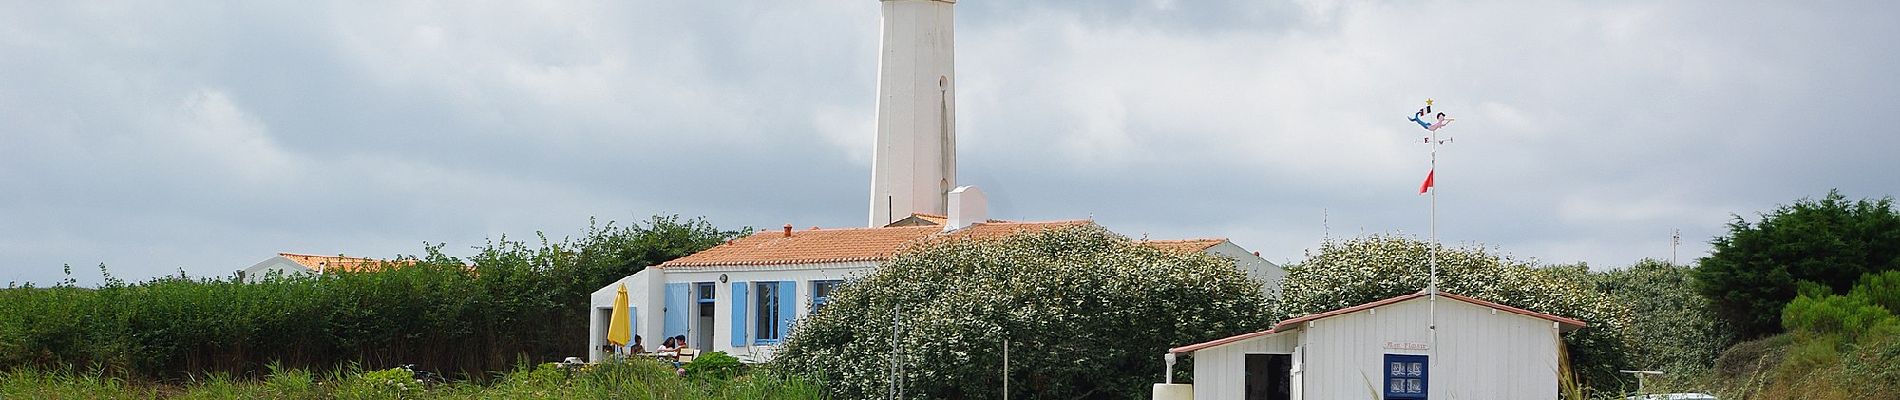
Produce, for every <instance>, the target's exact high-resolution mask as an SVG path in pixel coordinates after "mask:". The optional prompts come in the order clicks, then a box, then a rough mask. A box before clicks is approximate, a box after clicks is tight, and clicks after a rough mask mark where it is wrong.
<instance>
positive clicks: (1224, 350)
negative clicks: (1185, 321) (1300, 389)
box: [1193, 331, 1300, 400]
mask: <svg viewBox="0 0 1900 400" xmlns="http://www.w3.org/2000/svg"><path fill="white" fill-rule="evenodd" d="M1299 339H1300V336H1299V331H1292V332H1278V333H1274V334H1270V335H1266V336H1260V337H1254V338H1248V339H1245V340H1241V341H1238V342H1233V343H1228V344H1225V345H1221V346H1216V347H1210V348H1206V349H1201V350H1200V351H1196V352H1194V381H1193V383H1194V399H1195V400H1223V399H1238V398H1241V397H1242V396H1243V395H1245V394H1246V393H1245V392H1244V391H1245V390H1246V376H1245V375H1246V372H1247V357H1246V355H1247V354H1293V350H1294V347H1296V346H1298V345H1299ZM1294 362H1295V363H1298V361H1297V360H1296V361H1294Z"/></svg>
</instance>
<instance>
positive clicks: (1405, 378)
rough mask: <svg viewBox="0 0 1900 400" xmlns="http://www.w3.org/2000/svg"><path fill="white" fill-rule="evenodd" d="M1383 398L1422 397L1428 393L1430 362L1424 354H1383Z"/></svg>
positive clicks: (1388, 399)
mask: <svg viewBox="0 0 1900 400" xmlns="http://www.w3.org/2000/svg"><path fill="white" fill-rule="evenodd" d="M1384 369H1385V398H1386V399H1387V400H1392V399H1407V400H1412V399H1424V398H1426V396H1425V395H1426V393H1429V392H1430V390H1429V388H1430V386H1431V385H1430V383H1431V380H1430V379H1428V376H1429V375H1430V373H1429V372H1430V369H1431V363H1430V362H1428V361H1427V360H1426V358H1425V356H1421V355H1411V354H1387V355H1385V368H1384Z"/></svg>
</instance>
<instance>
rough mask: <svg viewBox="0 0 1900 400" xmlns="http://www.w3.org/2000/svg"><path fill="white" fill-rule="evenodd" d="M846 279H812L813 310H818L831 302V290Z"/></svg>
mask: <svg viewBox="0 0 1900 400" xmlns="http://www.w3.org/2000/svg"><path fill="white" fill-rule="evenodd" d="M842 282H844V281H811V312H818V310H819V309H822V308H825V304H827V303H830V302H831V291H832V289H837V288H838V284H839V283H842Z"/></svg>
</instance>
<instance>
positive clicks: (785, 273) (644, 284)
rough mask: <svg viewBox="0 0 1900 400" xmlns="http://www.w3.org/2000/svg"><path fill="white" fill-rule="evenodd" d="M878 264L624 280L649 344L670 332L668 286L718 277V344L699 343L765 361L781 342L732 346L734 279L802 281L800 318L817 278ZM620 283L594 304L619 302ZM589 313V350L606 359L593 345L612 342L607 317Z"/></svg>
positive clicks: (851, 274)
mask: <svg viewBox="0 0 1900 400" xmlns="http://www.w3.org/2000/svg"><path fill="white" fill-rule="evenodd" d="M876 266H877V263H875V262H848V263H821V264H799V265H767V266H736V267H697V268H692V269H684V268H680V269H660V268H647V269H645V270H642V271H640V273H637V274H634V275H633V276H629V277H627V278H624V279H621V280H620V281H619V282H626V283H627V298H628V306H630V307H633V308H635V309H637V310H638V315H637V316H636V319H637V320H638V322H637V325H638V326H637V327H636V328H635V330H636V333H637V334H639V335H642V336H645V337H646V338H647V339H648V341H647V343H646V345H647V348H649V349H651V348H654V347H658V346H659V342H660V334H661V332H665V326H666V325H665V324H666V319H665V318H666V314H665V312H664V311H663V310H662V309H663V308H664V306H665V305H666V298H665V296H666V285H667V284H669V283H687V284H691V283H698V282H712V283H713V288H714V291H713V296H714V298H715V299H716V300H715V303H714V316H713V326H712V327H711V329H713V343H711V344H712V345H711V346H705V345H704V344H695V345H696V347H700V348H704V349H707V350H709V351H723V352H726V353H727V354H731V355H732V356H734V357H738V358H739V359H740V360H742V361H747V362H765V361H769V360H770V359H771V357H772V352H773V351H774V350H776V348H775V347H776V346H753V345H747V346H739V347H734V346H733V345H732V326H731V325H732V307H733V301H734V299H733V298H732V295H733V293H732V283H734V282H768V281H770V282H778V281H794V282H797V284H795V285H793V286H794V287H796V288H797V290H796V292H795V293H796V296H795V298H796V299H797V301H798V304H797V306H796V307H795V309H796V310H797V316H798V318H800V319H802V318H804V317H805V315H807V314H809V313H811V299H812V286H811V283H812V281H824V280H847V279H851V278H856V277H859V276H862V275H863V274H865V273H868V272H869V271H870V270H871V269H872V268H875V267H876ZM721 275H724V276H725V278H726V279H725V282H720V276H721ZM619 282H616V283H614V284H609V285H607V286H606V287H602V288H601V289H600V290H596V291H594V293H593V295H592V299H591V303H590V304H592V307H590V310H597V309H599V308H601V307H612V306H613V301H614V294H615V292H614V291H615V288H616V287H617V286H616V285H618V283H619ZM747 294H748V297H751V296H754V295H757V293H756V292H755V291H750V290H749V291H748V293H747ZM742 300H743V302H742V303H741V304H742V305H743V306H744V307H746V316H747V321H748V322H750V321H751V320H753V319H754V318H757V316H758V310H757V303H756V301H754V300H753V299H751V298H747V299H742ZM696 310H697V308H695V309H693V310H689V311H688V312H689V313H693V312H695V311H696ZM589 315H590V317H589V322H588V325H589V327H588V336H589V340H588V343H590V344H591V346H589V349H590V350H589V352H588V354H590V357H589V358H588V359H589V360H596V361H597V360H599V359H600V356H601V355H602V354H598V353H599V352H598V351H595V350H593V349H595V348H598V347H599V346H600V345H601V344H605V343H606V342H607V339H606V338H605V337H603V336H601V335H600V333H599V332H600V331H601V330H600V328H599V327H600V326H602V325H603V324H606V323H607V321H601V320H600V317H599V316H598V312H591V311H590V314H589ZM688 315H689V318H687V320H688V321H689V322H688V323H689V324H690V323H693V322H691V321H696V320H697V318H696V317H697V314H696V313H694V314H688ZM796 327H797V324H796V323H794V324H793V326H792V329H796ZM696 328H699V329H705V327H696ZM747 328H748V329H746V332H747V334H748V338H747V339H748V340H747V341H746V342H747V343H750V342H751V340H750V339H751V337H750V335H751V334H752V333H753V329H751V328H752V327H750V326H748V327H747ZM691 330H692V328H689V331H688V332H687V333H686V337H688V338H696V337H697V336H696V335H694V333H695V332H692V331H691ZM789 334H790V330H789V329H788V330H787V332H784V335H787V336H789Z"/></svg>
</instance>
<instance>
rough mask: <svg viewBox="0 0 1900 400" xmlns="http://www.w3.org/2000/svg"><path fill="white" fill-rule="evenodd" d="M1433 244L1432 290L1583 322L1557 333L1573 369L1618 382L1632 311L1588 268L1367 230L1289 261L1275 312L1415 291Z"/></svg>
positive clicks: (1612, 386)
mask: <svg viewBox="0 0 1900 400" xmlns="http://www.w3.org/2000/svg"><path fill="white" fill-rule="evenodd" d="M1434 248H1436V249H1437V256H1436V258H1437V264H1438V288H1439V290H1440V291H1442V292H1449V293H1456V294H1461V295H1466V296H1471V297H1475V298H1479V299H1484V300H1489V301H1494V302H1498V303H1501V304H1506V305H1510V306H1513V307H1518V308H1523V309H1527V310H1531V311H1537V312H1543V313H1549V314H1554V315H1561V316H1565V317H1570V318H1575V319H1578V320H1582V321H1584V322H1585V323H1587V324H1588V325H1589V326H1588V327H1586V328H1583V329H1578V330H1576V331H1572V332H1570V333H1566V334H1564V336H1563V340H1564V343H1565V345H1566V347H1567V348H1568V351H1569V352H1570V353H1569V354H1570V359H1571V364H1572V369H1573V370H1574V371H1577V373H1578V374H1579V375H1580V376H1581V378H1582V379H1583V381H1584V382H1586V383H1588V384H1589V385H1590V386H1591V387H1592V388H1594V389H1596V390H1597V391H1599V392H1606V391H1612V390H1616V389H1617V388H1619V387H1620V386H1621V385H1622V380H1621V379H1622V377H1621V376H1619V375H1618V374H1617V372H1616V371H1617V369H1619V368H1624V367H1626V366H1627V365H1628V361H1627V353H1628V350H1629V345H1628V337H1629V332H1628V327H1629V326H1630V311H1629V308H1628V307H1626V306H1625V305H1623V304H1620V303H1618V302H1616V301H1615V300H1614V299H1612V298H1611V297H1610V296H1608V295H1605V294H1603V293H1601V292H1598V291H1596V290H1595V288H1594V287H1592V285H1591V284H1590V282H1589V272H1588V269H1587V268H1585V267H1583V266H1581V265H1579V266H1571V267H1555V268H1537V267H1534V266H1533V265H1532V264H1530V263H1527V262H1523V261H1518V260H1515V259H1512V258H1510V257H1507V256H1502V255H1498V254H1494V253H1492V252H1491V251H1489V250H1485V249H1484V248H1483V247H1481V246H1476V245H1474V246H1469V247H1458V248H1446V247H1443V246H1435V245H1432V244H1429V243H1425V242H1423V241H1420V240H1416V239H1412V238H1408V237H1403V236H1395V235H1371V236H1366V237H1360V238H1355V239H1350V240H1346V241H1340V242H1334V241H1328V242H1325V243H1323V244H1321V245H1320V248H1319V251H1318V253H1312V252H1309V253H1308V254H1307V259H1306V260H1303V261H1300V262H1299V263H1297V264H1293V265H1289V266H1287V278H1286V281H1285V282H1284V283H1283V286H1282V288H1281V290H1280V293H1281V299H1280V303H1279V307H1280V308H1279V313H1280V316H1281V317H1292V316H1298V315H1305V314H1312V313H1318V312H1324V311H1329V310H1333V309H1338V308H1344V307H1349V306H1354V305H1359V304H1364V303H1369V302H1373V301H1377V300H1381V299H1386V298H1390V297H1394V296H1399V295H1403V294H1407V293H1416V292H1418V291H1420V290H1423V289H1424V288H1425V287H1426V284H1427V282H1429V281H1430V273H1429V269H1430V267H1429V264H1428V260H1427V257H1428V255H1429V254H1430V252H1431V251H1432V250H1433V249H1434Z"/></svg>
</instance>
